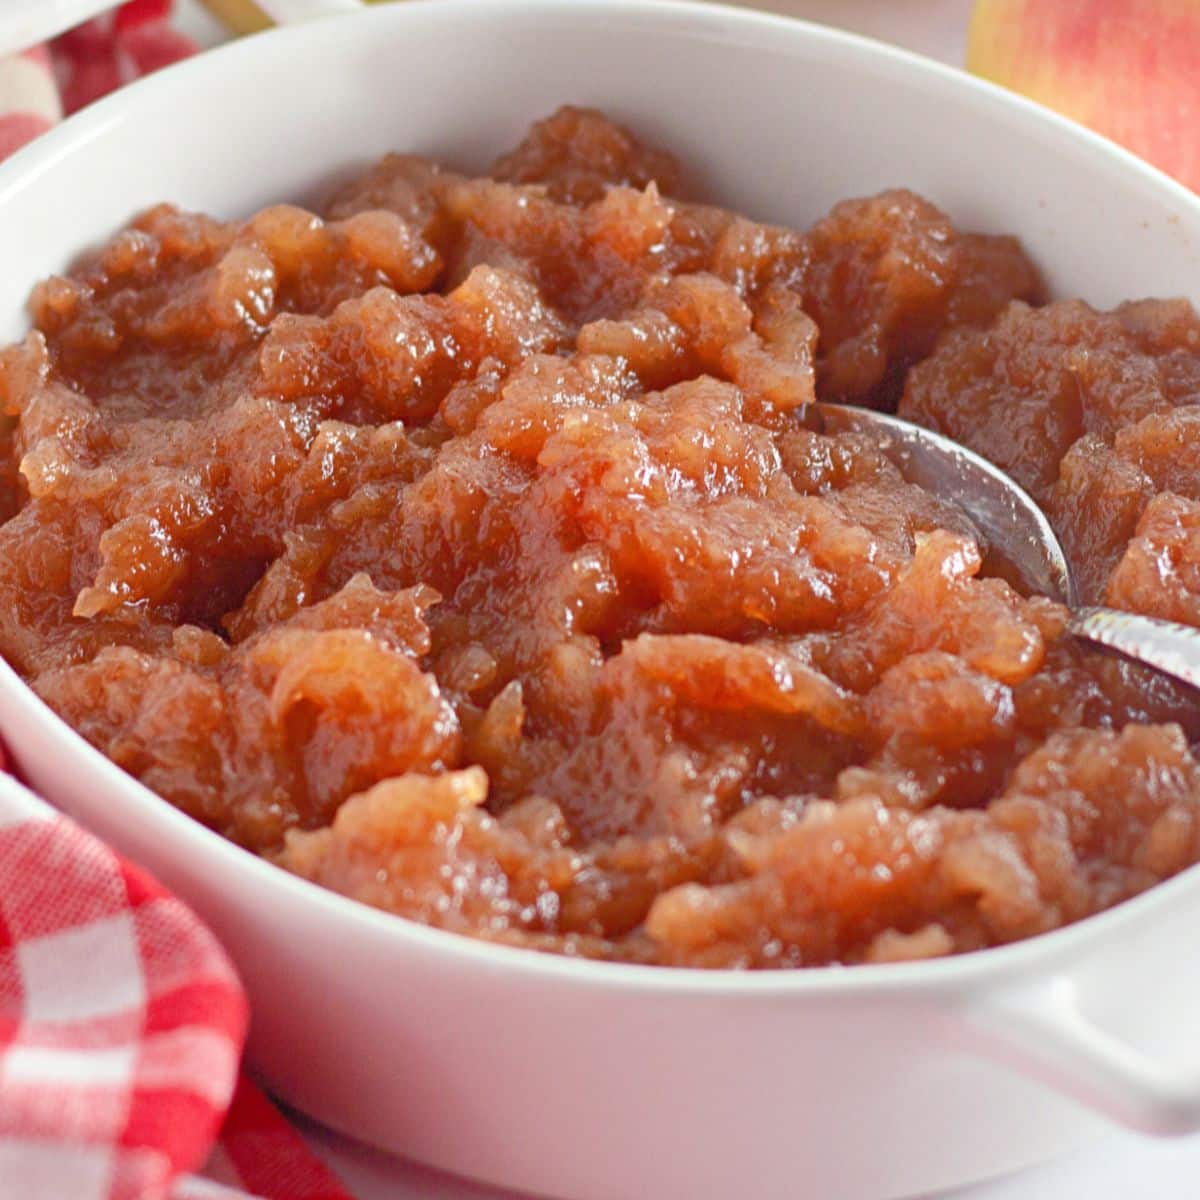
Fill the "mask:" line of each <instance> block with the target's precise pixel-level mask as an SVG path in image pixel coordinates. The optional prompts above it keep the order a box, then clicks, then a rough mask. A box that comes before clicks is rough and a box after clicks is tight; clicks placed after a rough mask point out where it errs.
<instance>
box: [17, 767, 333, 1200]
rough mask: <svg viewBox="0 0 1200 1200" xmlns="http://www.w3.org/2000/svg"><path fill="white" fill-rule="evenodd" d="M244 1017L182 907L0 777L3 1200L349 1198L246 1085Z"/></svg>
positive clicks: (224, 966) (234, 991) (231, 977)
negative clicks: (201, 1170)
mask: <svg viewBox="0 0 1200 1200" xmlns="http://www.w3.org/2000/svg"><path fill="white" fill-rule="evenodd" d="M247 1016H248V1013H247V1007H246V998H245V994H244V993H243V991H242V987H241V984H240V983H239V982H238V978H237V975H236V974H235V973H234V970H233V967H232V966H231V965H230V962H229V960H228V958H226V956H225V953H224V951H223V950H222V949H221V947H220V946H219V945H218V944H217V942H216V940H215V939H214V937H213V936H212V934H211V933H209V931H208V930H207V929H206V928H205V927H204V926H203V925H202V924H201V923H200V921H199V920H198V919H197V918H196V917H195V916H194V915H193V914H192V913H191V912H190V911H189V910H188V909H187V908H185V907H184V905H183V904H181V903H180V902H179V901H178V900H177V899H175V898H174V897H173V896H171V895H169V894H168V893H167V892H165V891H164V890H163V889H162V888H161V887H160V886H159V885H158V884H157V883H155V881H154V880H153V879H151V878H150V877H149V876H147V875H146V874H145V873H143V872H142V871H140V870H139V869H138V868H137V867H134V866H131V865H130V864H129V863H127V862H123V861H122V860H121V859H120V858H118V857H117V855H115V854H114V853H113V852H112V851H111V850H109V849H108V848H107V847H106V846H104V845H102V844H101V843H100V842H98V841H97V840H96V839H95V838H93V837H92V836H91V835H90V834H87V833H85V832H84V831H83V830H82V829H80V828H79V827H78V826H77V825H74V824H72V823H71V822H70V821H68V820H66V819H65V818H64V817H62V816H60V815H59V814H57V813H56V812H54V811H53V810H52V809H50V808H49V807H48V806H47V805H46V804H45V803H43V802H42V801H41V800H39V799H37V797H35V796H34V795H32V793H30V792H29V791H27V790H26V789H25V788H23V787H22V786H21V785H20V784H19V783H17V782H16V781H15V780H14V779H13V778H12V777H11V776H7V775H0V1197H5V1198H9V1197H11V1198H13V1200H17V1198H20V1200H202V1198H204V1197H209V1198H213V1200H215V1198H216V1197H233V1196H245V1195H247V1194H250V1195H255V1196H262V1197H269V1198H270V1200H349V1197H348V1195H347V1193H346V1192H345V1191H344V1190H343V1189H342V1187H341V1186H340V1184H339V1183H338V1182H337V1180H336V1179H335V1178H334V1177H333V1175H332V1174H331V1173H330V1172H329V1171H328V1170H327V1169H326V1168H325V1167H324V1165H323V1164H322V1163H320V1162H319V1161H318V1160H317V1159H316V1158H315V1157H314V1156H313V1155H312V1153H311V1151H309V1149H308V1148H307V1146H306V1145H305V1144H304V1143H303V1141H301V1139H300V1138H299V1137H298V1135H297V1134H296V1133H295V1132H294V1131H293V1130H292V1129H291V1127H290V1126H289V1125H288V1124H287V1122H286V1121H285V1120H284V1119H283V1117H282V1116H281V1115H280V1114H279V1113H278V1112H277V1111H276V1110H275V1108H274V1107H273V1106H272V1105H271V1104H270V1102H269V1101H268V1100H267V1099H266V1098H265V1097H264V1096H263V1095H262V1093H261V1092H259V1091H258V1090H257V1089H256V1088H255V1087H254V1086H253V1085H252V1084H250V1083H249V1082H248V1081H246V1080H245V1079H244V1078H242V1079H239V1077H238V1063H239V1059H240V1057H241V1051H242V1043H243V1040H244V1038H245V1033H246V1021H247ZM206 1162H207V1163H208V1171H207V1174H208V1175H209V1176H210V1178H211V1179H212V1180H219V1181H220V1182H219V1183H218V1182H210V1181H209V1180H201V1179H196V1178H193V1177H191V1176H189V1174H188V1173H189V1172H191V1171H193V1170H195V1169H196V1168H198V1167H200V1166H202V1165H203V1164H205V1163H206ZM239 1189H240V1190H239Z"/></svg>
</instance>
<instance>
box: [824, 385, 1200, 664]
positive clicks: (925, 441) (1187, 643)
mask: <svg viewBox="0 0 1200 1200" xmlns="http://www.w3.org/2000/svg"><path fill="white" fill-rule="evenodd" d="M817 410H818V412H819V413H820V415H821V418H822V422H823V424H824V427H825V431H826V432H827V433H851V432H853V433H867V434H870V435H871V436H872V437H873V438H874V439H875V440H876V441H877V442H878V443H879V444H880V445H881V447H882V449H883V451H884V453H885V454H887V456H888V457H889V458H890V459H891V460H892V461H893V462H894V463H895V464H896V466H897V467H899V468H900V473H901V474H902V475H903V476H904V478H905V479H907V480H908V481H909V482H910V483H915V484H917V485H918V486H919V487H922V488H924V489H925V490H926V491H927V492H930V493H932V494H933V495H935V496H939V497H941V498H942V499H944V500H949V501H951V502H953V503H954V504H956V505H957V506H958V507H959V508H961V509H962V510H963V511H964V512H965V513H966V514H967V515H968V516H969V517H970V518H971V520H972V521H973V522H974V523H975V525H976V526H977V527H978V528H979V531H980V532H981V533H982V534H983V535H984V537H985V538H986V539H987V541H988V543H989V545H990V546H991V547H992V548H993V550H995V551H998V552H999V554H1000V556H1001V557H1002V559H1003V561H1005V562H1006V563H1007V564H1009V565H1010V566H1011V567H1012V568H1013V569H1014V570H1015V572H1016V573H1017V574H1018V575H1019V577H1020V580H1021V582H1022V584H1023V585H1024V587H1025V589H1026V590H1027V591H1029V592H1030V593H1031V594H1037V595H1042V596H1049V597H1050V598H1051V599H1054V600H1059V601H1061V602H1062V603H1064V604H1066V605H1067V606H1068V607H1069V608H1070V609H1071V619H1070V622H1069V623H1068V625H1067V630H1068V632H1069V633H1072V634H1074V636H1075V637H1078V638H1083V639H1084V640H1085V641H1089V642H1094V643H1096V644H1097V645H1100V646H1104V647H1107V648H1108V649H1110V650H1115V651H1117V652H1118V653H1120V654H1123V655H1125V656H1126V657H1127V658H1132V659H1136V660H1137V661H1138V662H1143V663H1146V664H1147V665H1149V666H1151V667H1155V668H1157V669H1158V670H1160V671H1162V672H1164V673H1165V674H1167V675H1172V676H1174V677H1175V678H1176V679H1179V680H1182V681H1183V682H1184V683H1188V684H1191V685H1192V686H1193V687H1200V629H1197V628H1194V627H1193V626H1191V625H1179V624H1176V623H1175V622H1174V621H1160V620H1159V619H1157V618H1156V617H1143V616H1140V615H1138V614H1137V613H1127V612H1121V611H1120V610H1119V609H1113V608H1096V607H1083V608H1081V607H1079V597H1078V593H1077V592H1076V589H1075V581H1074V579H1073V578H1072V576H1071V567H1070V564H1069V563H1068V562H1067V556H1066V554H1065V553H1064V552H1063V548H1062V545H1061V544H1060V543H1059V540H1058V537H1057V536H1056V535H1055V533H1054V530H1053V529H1051V528H1050V522H1049V521H1047V520H1046V514H1045V513H1043V512H1042V510H1041V509H1040V508H1039V507H1038V506H1037V504H1035V503H1034V501H1033V499H1032V497H1031V496H1030V495H1029V494H1028V493H1027V492H1026V491H1025V490H1024V489H1023V488H1021V487H1020V486H1019V485H1018V484H1016V483H1015V482H1014V481H1013V480H1012V479H1010V478H1009V477H1008V476H1007V475H1006V474H1005V473H1004V472H1003V471H1001V470H1000V469H999V468H998V467H994V466H992V464H991V463H990V462H988V461H987V460H986V459H984V458H981V457H980V456H979V455H978V454H976V453H975V452H974V451H972V450H968V449H967V448H966V446H962V445H959V443H958V442H955V441H952V440H951V439H950V438H948V437H943V436H942V435H941V434H940V433H934V432H932V430H929V429H924V428H922V427H921V426H920V425H914V424H913V423H912V422H911V421H905V420H903V419H902V418H900V417H893V416H891V415H889V414H887V413H879V412H873V411H872V410H870V409H866V408H849V407H846V406H844V405H841V404H818V405H817Z"/></svg>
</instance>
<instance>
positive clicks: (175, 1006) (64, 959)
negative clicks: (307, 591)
mask: <svg viewBox="0 0 1200 1200" xmlns="http://www.w3.org/2000/svg"><path fill="white" fill-rule="evenodd" d="M30 2H31V3H32V2H36V3H43V2H44V0H30ZM169 12H170V3H169V0H134V2H133V3H130V4H126V5H124V6H122V7H121V8H120V9H119V10H118V11H117V12H116V13H114V14H110V15H108V16H105V17H100V18H97V19H96V20H94V21H89V22H88V23H87V25H85V26H81V27H80V28H79V29H76V30H72V31H71V32H69V33H67V34H64V35H63V36H62V37H60V38H57V39H55V41H54V42H53V43H52V44H51V46H50V47H49V49H47V48H45V47H37V48H34V49H31V50H29V51H26V52H25V53H24V54H21V55H16V56H14V57H12V58H8V59H0V158H3V157H5V156H7V155H8V154H10V153H12V152H13V151H14V150H15V149H17V148H18V147H19V146H21V145H23V144H24V143H25V142H27V141H29V140H30V139H31V138H33V137H36V136H37V135H38V134H39V133H42V132H44V131H45V130H46V129H48V128H49V127H50V126H51V125H53V124H54V123H55V122H57V121H58V120H59V119H60V118H61V117H62V115H63V113H64V111H65V112H72V111H74V110H75V109H76V108H79V107H81V106H82V105H84V104H86V103H88V102H89V101H91V100H94V99H96V98H97V97H99V96H101V95H103V94H105V93H106V92H108V91H111V90H112V89H113V88H114V87H117V86H119V85H120V84H121V83H122V82H124V81H126V80H128V79H131V78H135V77H136V76H138V75H142V74H145V73H147V72H148V71H150V70H154V69H156V68H158V67H160V66H165V65H167V64H168V63H170V62H174V61H175V60H176V59H178V58H182V57H184V56H185V55H186V54H189V53H191V52H192V51H193V50H194V46H192V44H191V43H190V42H189V41H188V40H187V39H186V38H184V37H183V36H182V35H181V34H179V33H177V32H176V31H175V30H174V29H173V28H172V27H171V26H170V24H169V22H168V17H169ZM3 767H4V764H3V757H2V755H0V1198H3V1200H10V1198H11V1200H221V1198H224V1200H231V1198H233V1197H246V1196H250V1195H253V1196H259V1197H266V1198H268V1200H351V1198H350V1196H349V1193H347V1192H346V1191H345V1189H344V1188H343V1187H342V1185H341V1184H340V1183H339V1182H338V1180H337V1179H336V1178H335V1177H334V1175H333V1174H332V1173H331V1172H330V1171H329V1169H328V1168H327V1167H326V1166H325V1165H324V1164H323V1163H322V1162H321V1161H320V1160H319V1159H317V1158H316V1156H315V1155H314V1154H313V1153H312V1151H311V1150H309V1148H308V1147H307V1145H306V1144H305V1143H304V1141H303V1140H302V1139H301V1138H300V1137H299V1135H298V1134H297V1133H296V1132H295V1131H294V1130H293V1129H292V1128H291V1126H290V1125H289V1124H288V1123H287V1121H286V1120H285V1119H284V1118H283V1117H282V1116H281V1115H280V1113H279V1112H278V1111H277V1110H276V1109H275V1108H274V1107H273V1106H272V1104H271V1103H270V1101H269V1100H267V1098H266V1097H265V1096H264V1095H263V1094H262V1093H261V1092H260V1091H258V1090H257V1088H255V1087H254V1085H253V1084H252V1083H250V1082H249V1081H248V1080H247V1079H246V1078H245V1077H244V1076H239V1064H240V1060H241V1055H242V1046H243V1043H244V1040H245V1036H246V1023H247V1017H248V1012H247V1004H246V997H245V993H244V992H243V991H242V986H241V984H240V982H239V981H238V978H237V975H236V974H235V973H234V969H233V967H232V965H231V964H230V962H229V960H228V958H227V957H226V956H225V953H224V951H223V950H222V949H221V947H220V946H219V945H218V944H217V942H216V940H215V939H214V937H213V935H212V934H211V933H210V932H209V931H208V930H207V929H206V928H205V927H204V926H203V925H202V924H201V923H200V921H199V919H198V918H197V917H196V916H195V915H194V914H193V913H191V912H190V911H189V910H188V909H187V908H186V907H185V906H184V905H183V904H182V903H180V901H178V900H177V899H175V898H174V897H173V896H171V895H169V894H167V893H166V892H165V891H164V890H163V889H162V888H161V887H160V886H159V885H158V884H157V883H156V882H155V881H154V880H153V879H151V878H150V877H149V876H148V875H146V874H145V873H144V872H142V871H141V870H139V869H138V868H137V867H134V866H132V865H130V864H129V863H127V862H124V861H122V860H121V859H120V858H118V857H117V855H115V854H114V853H113V852H112V851H111V850H109V849H108V848H107V847H105V846H104V845H102V844H101V843H100V842H98V841H97V840H96V839H95V838H93V837H92V836H91V835H90V834H87V833H85V832H84V831H83V830H82V829H80V828H79V827H78V826H77V825H74V824H73V823H71V822H70V821H68V820H66V819H65V818H64V817H62V816H60V815H59V814H57V813H55V812H54V811H53V810H52V809H50V808H49V807H48V806H47V805H46V804H45V803H44V802H42V801H41V800H39V799H37V797H35V796H34V795H32V793H30V792H29V791H28V790H26V789H25V788H24V787H22V786H21V785H20V784H19V783H18V782H17V781H16V780H15V779H13V778H12V776H10V775H7V774H4V773H3ZM202 1169H203V1171H204V1177H200V1176H198V1175H196V1174H194V1172H196V1171H199V1170H202Z"/></svg>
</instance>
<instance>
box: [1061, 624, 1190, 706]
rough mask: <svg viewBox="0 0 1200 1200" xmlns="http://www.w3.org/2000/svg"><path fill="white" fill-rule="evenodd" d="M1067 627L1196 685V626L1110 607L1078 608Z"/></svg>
mask: <svg viewBox="0 0 1200 1200" xmlns="http://www.w3.org/2000/svg"><path fill="white" fill-rule="evenodd" d="M1067 629H1068V630H1069V632H1071V633H1073V634H1074V635H1075V636H1076V637H1079V638H1083V639H1085V640H1086V641H1089V642H1095V643H1096V644H1097V645H1100V646H1107V647H1108V648H1109V649H1110V650H1116V651H1118V652H1119V653H1121V654H1124V655H1125V656H1126V657H1127V658H1133V659H1136V660H1137V661H1138V662H1144V663H1146V664H1147V665H1148V666H1151V667H1157V668H1158V670H1160V671H1162V672H1164V673H1165V674H1167V675H1173V676H1174V677H1175V678H1176V679H1180V680H1182V681H1183V682H1184V683H1188V684H1191V686H1192V687H1200V629H1197V628H1195V627H1194V626H1192V625H1179V624H1176V622H1174V621H1160V620H1159V619H1158V618H1157V617H1143V616H1140V615H1139V614H1137V613H1127V612H1120V611H1119V610H1117V609H1114V608H1080V609H1077V610H1076V611H1075V613H1074V614H1073V615H1072V617H1071V620H1070V623H1069V624H1068V625H1067Z"/></svg>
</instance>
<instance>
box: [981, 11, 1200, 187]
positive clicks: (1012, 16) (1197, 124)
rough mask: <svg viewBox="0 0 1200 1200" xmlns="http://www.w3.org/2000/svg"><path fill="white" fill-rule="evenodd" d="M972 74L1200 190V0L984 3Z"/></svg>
mask: <svg viewBox="0 0 1200 1200" xmlns="http://www.w3.org/2000/svg"><path fill="white" fill-rule="evenodd" d="M967 65H968V67H969V68H970V69H971V70H972V71H975V72H976V73H978V74H980V75H983V76H985V77H986V78H988V79H991V80H994V81H995V82H996V83H1000V84H1003V85H1004V86H1005V87H1009V88H1012V89H1013V90H1014V91H1018V92H1021V93H1022V94H1024V95H1026V96H1029V97H1031V98H1032V99H1034V100H1038V101H1040V102H1041V103H1042V104H1045V105H1048V106H1049V107H1050V108H1054V109H1057V110H1058V111H1059V112H1061V113H1064V114H1065V115H1066V116H1069V117H1073V118H1074V119H1075V120H1077V121H1080V122H1082V123H1083V124H1084V125H1088V126H1090V127H1091V128H1092V129H1094V130H1096V131H1097V132H1098V133H1102V134H1104V135H1105V136H1107V137H1110V138H1112V139H1113V141H1115V142H1120V143H1121V145H1122V146H1125V147H1126V148H1127V149H1129V150H1132V151H1133V152H1134V153H1135V154H1140V155H1141V156H1142V157H1143V158H1145V159H1148V160H1149V161H1150V162H1152V163H1154V165H1155V166H1157V167H1160V168H1162V170H1164V171H1166V172H1167V173H1168V174H1170V175H1174V176H1175V178H1176V179H1178V180H1180V181H1181V182H1183V183H1185V184H1187V185H1188V186H1189V187H1191V188H1193V189H1196V190H1200V0H976V4H975V9H974V12H973V15H972V18H971V28H970V35H969V40H968V46H967Z"/></svg>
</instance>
